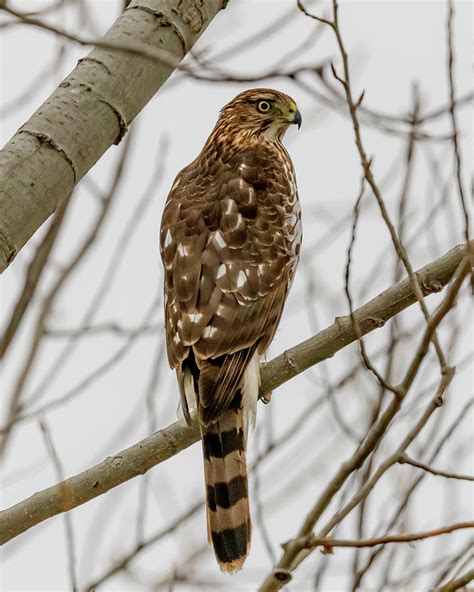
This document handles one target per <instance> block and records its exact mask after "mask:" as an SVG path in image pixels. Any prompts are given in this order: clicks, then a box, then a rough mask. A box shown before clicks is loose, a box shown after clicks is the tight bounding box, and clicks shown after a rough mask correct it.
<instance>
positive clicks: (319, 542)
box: [282, 522, 474, 554]
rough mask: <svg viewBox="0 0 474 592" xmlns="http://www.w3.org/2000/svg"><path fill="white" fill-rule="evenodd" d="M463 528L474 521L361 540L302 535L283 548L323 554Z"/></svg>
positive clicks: (405, 540)
mask: <svg viewBox="0 0 474 592" xmlns="http://www.w3.org/2000/svg"><path fill="white" fill-rule="evenodd" d="M464 528H474V522H459V523H458V524H451V525H450V526H441V527H440V528H435V529H434V530H428V531H426V532H415V533H413V534H390V535H387V536H382V537H376V538H373V539H361V540H353V541H352V540H344V539H342V540H341V539H333V538H330V537H323V538H317V537H303V538H301V539H293V540H292V541H289V542H288V543H285V544H284V545H282V546H283V548H285V547H286V546H287V545H289V544H291V545H295V546H299V547H300V549H314V548H315V547H323V548H324V554H329V553H332V550H333V548H334V547H349V548H355V547H358V548H360V547H376V546H377V545H386V544H387V543H410V542H413V541H421V540H423V539H429V538H433V537H437V536H440V535H442V534H449V533H451V532H454V531H455V530H461V529H464Z"/></svg>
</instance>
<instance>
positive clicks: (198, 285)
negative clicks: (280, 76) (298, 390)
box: [160, 88, 301, 572]
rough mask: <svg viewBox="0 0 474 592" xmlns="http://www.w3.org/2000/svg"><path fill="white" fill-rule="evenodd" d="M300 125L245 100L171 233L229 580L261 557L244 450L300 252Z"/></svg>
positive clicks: (172, 203) (268, 99) (180, 311)
mask: <svg viewBox="0 0 474 592" xmlns="http://www.w3.org/2000/svg"><path fill="white" fill-rule="evenodd" d="M291 123H295V124H297V125H298V127H299V126H300V125H301V115H300V113H299V111H298V109H297V107H296V104H295V102H294V101H293V100H292V99H291V98H290V97H289V96H287V95H285V94H283V93H280V92H278V91H275V90H270V89H264V88H257V89H251V90H247V91H245V92H242V93H240V94H239V95H237V97H235V99H234V100H233V101H231V102H230V103H229V104H228V105H226V106H225V107H224V108H223V109H222V110H221V113H220V116H219V119H218V121H217V124H216V126H215V128H214V130H213V132H212V133H211V135H210V136H209V139H208V140H207V142H206V144H205V146H204V148H203V149H202V151H201V153H200V154H199V156H198V157H197V158H196V159H195V160H194V161H193V162H192V163H191V164H189V165H188V166H187V167H185V168H184V169H183V170H182V171H181V172H180V173H179V174H178V176H177V177H176V180H175V182H174V184H173V187H172V188H171V191H170V194H169V196H168V200H167V202H166V206H165V210H164V213H163V219H162V222H161V235H160V239H161V240H160V244H161V256H162V259H163V264H164V268H165V275H164V293H165V324H166V342H167V349H168V359H169V363H170V366H171V367H172V368H174V369H176V373H177V377H178V383H179V389H180V394H181V405H182V408H183V412H184V416H185V417H186V420H187V421H188V423H189V422H190V421H191V416H190V411H189V406H190V405H195V406H196V408H197V415H198V418H199V422H200V426H201V434H202V443H203V452H204V474H205V481H206V487H207V525H208V537H209V541H210V542H211V543H212V545H213V547H214V551H215V554H216V558H217V561H218V563H219V566H220V568H221V569H222V570H225V571H229V572H233V571H237V570H239V569H240V568H241V567H242V565H243V563H244V561H245V558H246V557H247V554H248V551H249V547H250V536H251V523H250V514H249V506H248V489H247V467H246V460H245V447H246V437H247V428H248V423H249V421H252V420H253V421H254V420H255V412H256V404H257V399H258V390H259V376H260V375H259V364H260V358H261V357H262V356H263V355H264V354H265V351H266V349H267V348H268V346H269V344H270V342H271V341H272V338H273V336H274V334H275V331H276V328H277V326H278V323H279V321H280V317H281V314H282V311H283V306H284V303H285V299H286V297H287V295H288V291H289V289H290V285H291V282H292V279H293V274H294V272H295V268H296V264H297V262H298V257H299V251H300V243H301V223H300V218H301V214H300V206H299V202H298V194H297V189H296V181H295V174H294V170H293V165H292V163H291V160H290V157H289V155H288V153H287V151H286V150H285V148H284V147H283V145H282V143H281V140H282V137H283V135H284V133H285V131H286V129H287V128H288V126H289V124H291ZM192 401H194V403H192Z"/></svg>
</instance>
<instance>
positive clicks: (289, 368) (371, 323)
mask: <svg viewBox="0 0 474 592" xmlns="http://www.w3.org/2000/svg"><path fill="white" fill-rule="evenodd" d="M473 248H474V244H473ZM465 250H466V246H465V245H459V246H458V247H455V248H454V249H452V250H451V251H449V252H448V253H447V254H446V255H444V256H443V257H441V258H440V259H438V260H436V261H434V262H432V263H430V264H428V265H426V266H425V267H423V268H422V269H420V270H419V271H418V272H417V276H418V279H419V283H420V286H422V289H423V291H424V293H425V294H430V293H432V292H434V291H439V290H440V289H441V288H442V287H443V286H444V285H446V284H447V283H448V282H449V281H450V279H451V277H452V276H453V274H454V272H455V270H456V269H457V268H458V267H459V264H460V262H461V261H463V260H464V259H463V256H464V254H465ZM416 300H417V299H416V296H415V294H414V290H413V284H412V282H411V280H410V279H409V278H406V279H404V280H402V281H401V282H398V284H396V285H394V286H392V287H391V288H389V289H388V290H386V291H385V292H382V293H381V294H379V295H378V296H377V297H375V298H374V299H373V300H371V301H370V302H368V303H367V304H366V305H364V306H363V307H362V308H360V309H358V310H356V311H354V315H355V317H356V318H357V320H358V323H359V326H360V327H361V331H363V333H364V334H366V333H368V332H370V331H373V330H375V329H377V328H379V327H381V326H382V325H383V324H384V323H385V322H386V321H387V320H388V319H390V318H392V317H393V316H394V315H396V314H397V313H398V312H400V311H401V310H404V309H405V308H407V307H408V306H410V305H411V304H413V303H414V302H416ZM433 318H436V317H433ZM356 338H357V335H356V333H355V331H354V327H353V324H352V322H351V319H350V317H349V316H347V317H342V318H339V319H336V322H335V323H334V324H333V325H331V326H330V327H328V328H327V329H324V330H323V331H321V332H320V333H319V334H318V335H315V336H314V337H312V338H311V339H308V340H307V341H305V342H303V343H301V344H299V345H298V346H295V347H293V348H292V349H290V350H288V351H287V352H284V353H283V354H281V355H280V356H278V357H277V358H275V359H274V360H272V361H271V362H270V363H268V364H266V365H265V367H264V368H262V371H261V377H262V393H264V392H269V391H271V390H273V389H275V388H277V387H278V386H280V385H281V384H283V383H284V382H286V381H288V380H290V379H291V378H293V377H294V376H296V375H297V374H299V373H301V372H303V371H304V370H306V369H307V368H309V367H310V366H312V365H314V364H317V363H318V362H320V361H321V360H324V359H327V358H328V357H331V356H333V355H334V354H335V353H336V352H337V351H339V350H341V349H342V348H344V347H345V346H346V345H348V344H349V343H352V342H353V341H355V340H356ZM198 439H199V427H198V425H197V423H194V424H193V425H192V426H191V427H188V426H184V425H183V424H182V423H180V422H176V423H174V424H172V425H170V426H168V427H167V428H165V429H162V430H160V431H158V432H156V433H155V434H153V435H151V436H149V437H148V438H145V439H144V440H142V441H141V442H138V443H137V444H135V445H134V446H131V447H130V448H127V449H126V450H123V451H121V452H119V453H118V454H116V455H115V456H113V457H110V458H108V459H106V460H104V461H103V462H102V463H100V464H98V465H96V466H94V467H92V468H90V469H88V470H86V471H84V472H82V473H79V474H78V475H76V476H74V477H71V478H69V479H67V480H66V481H63V482H62V483H59V484H57V485H54V486H52V487H50V488H48V489H45V490H43V491H40V492H38V493H36V494H34V495H33V496H31V497H30V498H27V499H25V500H23V501H22V502H20V503H18V504H16V505H15V506H13V507H11V508H9V509H7V510H4V511H3V512H1V513H0V544H3V543H5V542H7V541H9V540H11V539H12V538H14V537H16V536H18V535H19V534H21V533H22V532H24V531H25V530H28V529H29V528H31V527H32V526H34V525H36V524H38V523H40V522H42V521H44V520H47V519H48V518H51V517H52V516H55V515H57V514H60V513H61V512H64V511H68V510H71V509H72V508H75V507H77V506H79V505H82V504H84V503H86V502H88V501H89V500H91V499H93V498H95V497H97V496H99V495H102V494H103V493H105V492H106V491H109V490H110V489H112V488H113V487H116V486H117V485H120V484H121V483H124V482H125V481H128V480H129V479H132V478H133V477H136V476H138V475H141V474H144V473H145V472H146V471H148V470H149V469H150V468H152V467H153V466H155V465H157V464H159V463H161V462H163V461H165V460H167V459H168V458H170V457H172V456H174V455H175V454H177V453H178V452H180V451H181V450H183V449H185V448H187V447H189V446H190V445H191V444H193V443H194V442H196V441H197V440H198ZM64 490H67V491H68V500H69V503H68V505H67V506H66V507H64V505H63V504H62V503H61V501H62V499H63V497H64V495H63V493H62V492H64Z"/></svg>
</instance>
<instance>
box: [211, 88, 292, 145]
mask: <svg viewBox="0 0 474 592" xmlns="http://www.w3.org/2000/svg"><path fill="white" fill-rule="evenodd" d="M301 121H302V118H301V113H300V112H299V111H298V107H297V106H296V103H295V101H294V100H293V99H292V98H291V97H289V96H288V95H285V94H284V93H282V92H279V91H277V90H272V89H271V88H252V89H250V90H245V91H244V92H241V93H240V94H238V95H237V96H236V97H235V99H233V100H232V101H231V102H230V103H228V104H227V105H226V106H225V107H223V109H222V110H221V114H220V117H219V121H218V122H217V125H218V126H219V127H220V128H221V130H222V129H223V131H224V133H225V132H227V133H232V134H239V133H242V134H244V135H245V136H247V137H248V136H249V135H250V136H263V137H265V138H267V139H269V140H275V139H280V138H281V137H282V136H283V134H284V133H285V132H286V130H287V128H288V126H289V125H290V124H292V123H295V124H296V125H297V126H298V128H299V127H300V126H301Z"/></svg>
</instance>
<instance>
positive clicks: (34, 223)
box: [0, 0, 226, 271]
mask: <svg viewBox="0 0 474 592" xmlns="http://www.w3.org/2000/svg"><path fill="white" fill-rule="evenodd" d="M225 4H226V2H225V0H200V1H197V0H189V1H188V2H182V1H178V0H172V1H170V2H165V1H164V0H133V1H132V2H131V3H130V5H129V6H128V7H127V9H126V10H125V11H124V12H123V13H122V14H121V15H120V17H119V18H118V19H117V21H116V22H115V23H114V24H113V25H112V27H111V28H110V30H109V31H108V32H107V34H106V35H105V37H104V38H103V39H102V41H101V42H100V43H99V44H98V45H97V46H96V48H95V49H94V50H93V51H92V52H91V53H90V54H89V55H88V56H86V57H84V58H83V59H81V60H79V63H78V65H77V66H76V68H75V69H74V70H73V71H72V72H71V74H70V75H69V76H68V77H67V78H66V79H65V80H63V81H62V82H61V84H60V85H59V86H58V88H57V89H56V90H55V91H54V92H53V94H52V95H51V96H50V97H49V98H48V99H47V100H46V101H45V102H44V103H43V105H41V106H40V107H39V109H38V110H37V111H36V112H35V113H34V114H33V115H32V116H31V117H30V119H29V120H28V121H27V122H26V123H25V124H24V125H23V126H22V127H21V128H20V129H19V130H18V131H17V133H16V134H15V135H14V136H13V137H12V138H11V140H10V141H9V142H8V144H7V145H6V146H5V147H4V148H3V150H2V151H0V271H3V270H4V269H5V268H6V267H7V266H8V265H9V264H10V263H11V261H12V260H13V259H14V257H15V256H16V254H17V253H18V251H19V250H20V249H21V248H22V247H23V245H24V244H25V243H26V242H27V241H28V240H29V239H30V237H31V236H32V235H33V233H34V232H35V231H36V230H37V229H38V228H39V227H40V226H41V224H42V223H43V222H44V221H45V220H46V219H47V218H48V216H49V215H50V214H51V213H52V212H53V211H54V210H55V209H56V207H57V206H58V204H59V203H60V202H61V201H62V200H63V199H64V198H65V197H66V196H67V195H69V194H70V193H71V191H72V190H73V188H74V186H75V185H76V184H77V183H78V182H79V181H80V179H81V178H82V177H83V176H84V175H85V174H86V173H87V172H88V170H89V169H90V168H91V167H92V166H93V165H94V164H95V163H96V162H97V161H98V160H99V158H100V157H101V156H102V155H103V154H104V152H105V151H106V150H107V149H108V148H109V147H110V146H111V145H112V144H118V143H119V142H120V140H121V139H122V138H123V136H124V135H125V133H126V132H127V129H128V126H129V125H130V123H131V122H132V121H133V119H134V118H135V117H136V116H137V115H138V113H139V112H140V111H141V110H142V109H143V107H144V106H145V105H146V104H147V103H148V101H149V100H150V99H151V98H152V97H153V95H154V94H155V93H156V92H157V90H158V89H159V88H160V87H161V86H162V85H163V84H164V82H165V81H166V80H167V79H168V78H169V76H170V75H171V74H172V72H173V70H174V69H175V67H176V65H177V64H179V62H180V61H181V60H182V59H183V58H184V56H185V55H186V53H187V52H188V51H189V50H190V49H191V47H192V46H193V45H194V43H195V42H196V40H197V39H198V37H199V36H200V35H201V34H202V33H203V31H204V30H205V29H206V27H207V26H208V25H209V23H210V21H211V20H212V19H213V18H214V16H215V15H216V14H217V13H218V12H219V10H220V9H221V8H223V7H224V6H225ZM0 8H3V9H4V10H5V9H6V6H5V3H4V2H0ZM9 10H10V12H11V9H9ZM30 20H31V19H30ZM129 39H133V40H134V43H135V44H136V45H137V46H139V50H138V49H137V48H136V47H135V46H134V47H130V43H129ZM99 45H100V47H99ZM160 48H163V49H160ZM134 49H135V51H132V50H134ZM145 50H147V51H145ZM157 53H158V54H159V55H157ZM162 54H163V55H162ZM165 57H169V58H171V59H165ZM156 58H159V59H156ZM65 123H67V125H64V124H65Z"/></svg>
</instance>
